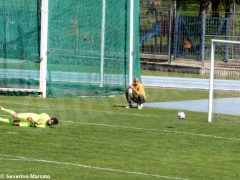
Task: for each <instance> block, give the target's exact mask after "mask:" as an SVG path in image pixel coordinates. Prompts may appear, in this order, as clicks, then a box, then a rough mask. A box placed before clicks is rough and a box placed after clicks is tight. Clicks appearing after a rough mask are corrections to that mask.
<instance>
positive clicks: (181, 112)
mask: <svg viewBox="0 0 240 180" xmlns="http://www.w3.org/2000/svg"><path fill="white" fill-rule="evenodd" d="M177 115H178V118H179V119H185V117H186V115H185V113H184V112H183V111H180V112H178V114H177Z"/></svg>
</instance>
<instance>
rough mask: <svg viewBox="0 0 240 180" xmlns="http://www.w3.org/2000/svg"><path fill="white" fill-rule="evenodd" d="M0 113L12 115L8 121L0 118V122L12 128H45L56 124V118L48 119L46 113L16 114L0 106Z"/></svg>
mask: <svg viewBox="0 0 240 180" xmlns="http://www.w3.org/2000/svg"><path fill="white" fill-rule="evenodd" d="M0 111H3V112H6V113H8V114H10V115H12V117H10V118H9V119H5V118H1V117H0V122H4V123H8V124H10V125H13V126H21V127H42V128H46V127H51V126H53V125H57V124H58V119H57V118H54V117H52V118H50V116H49V115H48V114H46V113H42V114H35V113H16V112H14V111H13V110H11V109H5V108H3V107H1V106H0Z"/></svg>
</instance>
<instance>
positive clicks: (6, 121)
mask: <svg viewBox="0 0 240 180" xmlns="http://www.w3.org/2000/svg"><path fill="white" fill-rule="evenodd" d="M0 122H4V123H8V124H9V123H10V120H9V119H6V118H0Z"/></svg>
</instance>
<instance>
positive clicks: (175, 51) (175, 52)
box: [174, 12, 179, 60]
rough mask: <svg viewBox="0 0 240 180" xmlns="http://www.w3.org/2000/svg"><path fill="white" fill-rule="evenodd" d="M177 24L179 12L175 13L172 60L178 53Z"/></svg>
mask: <svg viewBox="0 0 240 180" xmlns="http://www.w3.org/2000/svg"><path fill="white" fill-rule="evenodd" d="M178 25H179V12H178V13H177V16H176V20H175V37H174V60H175V59H176V57H177V54H178V52H177V51H178Z"/></svg>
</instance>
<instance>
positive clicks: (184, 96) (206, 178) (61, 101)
mask: <svg viewBox="0 0 240 180" xmlns="http://www.w3.org/2000/svg"><path fill="white" fill-rule="evenodd" d="M146 92H147V97H148V102H160V101H161V102H168V101H177V100H196V99H206V98H207V97H208V92H207V91H198V90H183V89H181V90H180V89H178V90H176V89H146ZM0 105H1V106H3V107H6V108H9V109H13V110H15V111H17V112H36V113H41V112H45V113H48V114H49V115H51V116H55V117H58V118H59V120H60V124H59V125H58V126H56V127H54V128H47V129H34V128H21V127H12V126H9V125H5V124H3V123H0V179H14V178H15V179H17V178H16V177H17V176H19V177H20V176H21V177H22V178H18V179H34V177H35V179H43V178H45V179H49V178H50V179H53V180H55V179H56V180H77V179H103V180H106V179H124V180H127V179H136V180H141V179H142V180H145V179H163V180H164V179H176V180H178V179H179V180H180V179H189V180H190V179H191V180H212V179H216V180H219V179H221V180H230V179H231V180H233V179H238V178H239V177H240V171H239V169H240V156H239V154H240V133H239V122H213V123H211V124H210V123H207V113H200V112H191V111H185V114H186V119H184V120H179V119H178V118H177V112H178V111H179V110H177V109H175V110H173V109H159V108H147V107H144V108H143V109H142V110H138V109H125V108H124V107H125V105H126V101H125V98H124V96H118V97H108V98H49V99H41V98H39V97H13V96H0ZM0 117H6V114H5V113H3V112H0ZM27 177H29V178H27ZM36 177H38V178H36Z"/></svg>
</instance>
